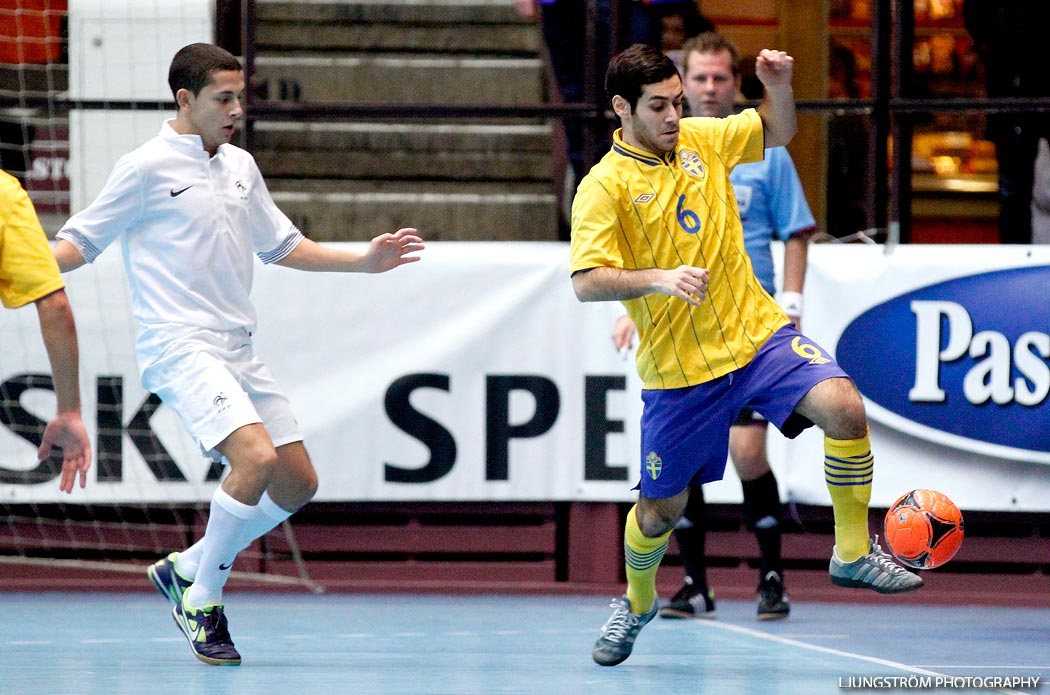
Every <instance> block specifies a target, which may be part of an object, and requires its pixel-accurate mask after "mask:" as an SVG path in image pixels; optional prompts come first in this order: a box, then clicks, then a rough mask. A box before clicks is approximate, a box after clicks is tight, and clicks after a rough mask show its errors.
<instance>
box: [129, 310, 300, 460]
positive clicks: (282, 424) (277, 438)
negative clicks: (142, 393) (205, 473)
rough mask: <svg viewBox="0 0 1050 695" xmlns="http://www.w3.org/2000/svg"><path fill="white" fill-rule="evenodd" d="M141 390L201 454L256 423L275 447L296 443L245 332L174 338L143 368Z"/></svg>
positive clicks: (277, 392)
mask: <svg viewBox="0 0 1050 695" xmlns="http://www.w3.org/2000/svg"><path fill="white" fill-rule="evenodd" d="M142 385H143V387H145V388H146V389H147V390H148V391H151V392H152V393H155V394H157V395H158V396H160V399H161V400H162V401H164V404H165V405H167V406H168V407H170V408H172V409H173V410H174V411H175V412H176V413H178V415H179V419H181V420H182V424H183V425H184V426H185V427H186V429H187V431H188V432H189V433H190V436H191V437H193V439H194V440H195V441H196V442H197V444H198V445H199V446H200V448H201V452H202V453H203V454H204V455H205V456H208V457H210V458H211V459H212V460H214V461H221V460H222V458H223V456H222V454H221V453H220V452H219V451H218V450H217V449H216V448H215V447H216V446H218V445H219V444H221V443H222V441H223V440H224V439H226V437H228V436H229V435H230V434H231V433H232V432H233V431H234V430H237V429H239V428H241V427H244V426H245V425H251V424H254V423H257V422H261V423H262V424H263V426H264V427H265V428H266V431H267V432H268V433H269V435H270V439H271V440H273V445H274V446H275V447H278V446H281V445H283V444H288V443H290V442H298V441H302V438H303V437H302V433H301V432H300V431H299V424H298V423H297V422H296V421H295V416H294V415H293V414H292V407H291V404H290V403H289V402H288V399H287V398H286V397H285V395H284V394H283V393H282V392H281V389H280V387H279V386H278V385H277V382H276V381H275V380H274V378H273V376H272V375H271V374H270V370H269V369H267V368H266V365H264V364H263V363H262V362H261V361H260V360H259V359H258V358H257V357H256V356H255V352H254V350H253V349H252V339H251V334H249V333H248V332H247V331H225V332H222V331H212V330H206V329H198V330H195V331H193V332H191V333H188V334H184V335H180V336H178V337H177V338H175V339H174V340H172V342H170V343H168V344H167V345H166V346H165V349H164V352H163V354H161V355H160V356H159V357H157V358H156V359H154V360H153V361H152V362H151V363H150V364H147V365H143V369H142Z"/></svg>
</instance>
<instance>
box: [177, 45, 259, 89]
mask: <svg viewBox="0 0 1050 695" xmlns="http://www.w3.org/2000/svg"><path fill="white" fill-rule="evenodd" d="M242 69H243V68H242V67H241V63H240V61H239V60H237V57H236V56H235V55H233V54H232V53H230V52H229V51H227V50H226V49H224V48H219V47H218V46H213V45H211V44H210V43H191V44H190V45H189V46H184V47H183V48H180V49H179V52H178V53H176V54H175V57H174V58H172V59H171V67H170V68H168V86H169V87H171V95H172V96H175V95H176V94H177V93H178V91H179V90H180V89H188V90H190V92H192V93H193V95H194V96H196V95H198V94H200V92H201V90H202V89H204V88H205V87H206V86H208V83H209V82H211V75H212V73H214V72H219V71H221V70H237V71H239V70H242ZM176 99H177V97H176Z"/></svg>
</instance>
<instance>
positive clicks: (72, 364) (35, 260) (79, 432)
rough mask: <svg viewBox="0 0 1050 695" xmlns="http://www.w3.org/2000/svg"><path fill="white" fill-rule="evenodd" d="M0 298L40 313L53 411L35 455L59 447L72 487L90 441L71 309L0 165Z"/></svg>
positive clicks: (65, 485) (20, 196) (28, 211)
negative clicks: (54, 402) (82, 408)
mask: <svg viewBox="0 0 1050 695" xmlns="http://www.w3.org/2000/svg"><path fill="white" fill-rule="evenodd" d="M0 301H2V302H3V304H4V306H5V307H7V308H8V309H15V308H18V307H21V306H25V305H26V304H34V305H35V306H36V310H37V316H38V317H39V319H40V332H41V335H42V336H43V339H44V348H45V349H46V350H47V357H48V361H49V362H50V363H51V373H52V382H53V384H54V389H55V396H56V397H57V399H58V411H57V413H56V414H55V417H54V419H52V420H51V421H50V422H49V423H48V424H47V427H45V428H44V433H43V436H42V439H41V443H40V448H39V450H38V451H37V456H38V457H39V458H40V460H41V461H43V460H44V459H46V458H47V457H48V455H49V454H50V453H51V450H52V449H53V448H54V447H56V446H57V447H61V448H62V477H61V479H60V481H59V489H61V490H62V491H63V492H67V493H68V492H72V491H73V485H74V482H75V481H76V479H77V477H78V476H79V478H80V487H84V486H85V484H86V483H87V471H88V468H90V467H91V441H90V440H89V439H88V435H87V430H85V429H84V423H83V421H82V420H81V417H80V353H79V346H78V343H77V328H76V323H75V322H74V320H73V311H72V309H71V308H70V306H69V298H68V297H67V296H66V291H65V283H64V282H62V276H61V275H60V274H59V272H58V264H57V263H56V262H55V257H54V256H53V255H52V253H51V248H50V247H49V246H48V243H47V236H46V235H45V234H44V230H43V229H42V228H41V227H40V220H38V219H37V216H36V210H34V209H33V203H32V201H30V199H29V196H28V195H27V194H26V192H25V191H24V190H23V189H22V186H21V184H19V183H18V179H16V178H15V177H13V176H11V175H10V174H8V173H7V172H5V171H0Z"/></svg>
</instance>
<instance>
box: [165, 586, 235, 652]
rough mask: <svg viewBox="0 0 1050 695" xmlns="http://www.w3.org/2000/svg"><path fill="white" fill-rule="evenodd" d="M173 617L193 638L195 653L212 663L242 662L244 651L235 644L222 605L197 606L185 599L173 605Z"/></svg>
mask: <svg viewBox="0 0 1050 695" xmlns="http://www.w3.org/2000/svg"><path fill="white" fill-rule="evenodd" d="M171 617H172V618H173V619H174V620H175V624H176V625H178V626H179V629H180V630H182V634H184V635H186V639H187V640H189V643H190V649H192V650H193V655H194V656H195V657H197V658H198V659H200V660H201V661H203V662H204V663H206V664H211V665H212V666H239V665H240V663H241V655H240V654H239V653H238V652H237V649H236V648H235V647H234V646H233V640H232V639H231V638H230V629H229V626H228V625H227V622H226V614H225V613H224V612H223V610H222V606H204V607H203V608H193V607H191V606H187V605H186V601H185V599H183V600H182V601H179V602H178V603H176V604H175V607H174V608H172V609H171Z"/></svg>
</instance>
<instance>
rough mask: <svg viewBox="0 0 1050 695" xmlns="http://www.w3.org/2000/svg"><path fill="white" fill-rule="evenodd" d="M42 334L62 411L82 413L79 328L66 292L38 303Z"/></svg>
mask: <svg viewBox="0 0 1050 695" xmlns="http://www.w3.org/2000/svg"><path fill="white" fill-rule="evenodd" d="M36 310H37V316H38V317H39V319H40V333H41V335H42V336H43V339H44V348H45V349H46V350H47V357H48V361H49V362H50V363H51V374H52V377H51V378H52V381H53V383H54V388H55V396H56V397H57V398H58V412H60V413H63V412H75V413H79V412H80V353H79V350H78V346H77V327H76V323H75V322H74V320H73V310H72V308H70V306H69V298H68V297H67V296H66V291H65V290H58V291H56V292H52V293H51V294H49V295H47V296H46V297H42V298H40V299H38V300H37V301H36Z"/></svg>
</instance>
